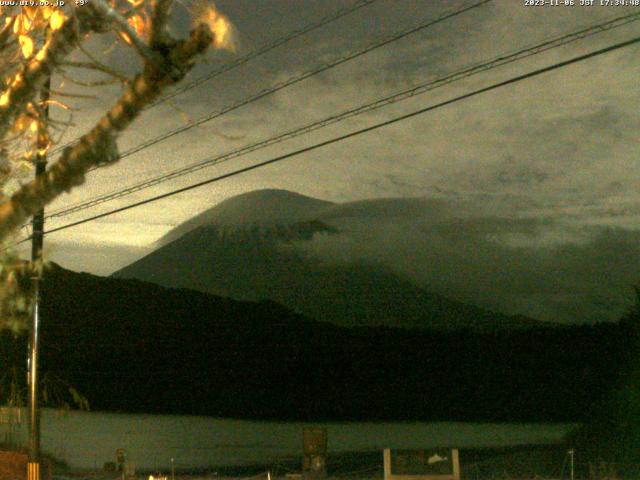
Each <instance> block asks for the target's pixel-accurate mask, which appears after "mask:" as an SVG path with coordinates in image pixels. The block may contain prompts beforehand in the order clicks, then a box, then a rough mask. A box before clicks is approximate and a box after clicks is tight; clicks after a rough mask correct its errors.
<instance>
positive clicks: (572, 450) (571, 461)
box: [569, 448, 575, 480]
mask: <svg viewBox="0 0 640 480" xmlns="http://www.w3.org/2000/svg"><path fill="white" fill-rule="evenodd" d="M574 453H575V450H574V449H573V448H572V449H571V450H569V466H570V471H571V480H574V470H573V465H574V463H573V455H574Z"/></svg>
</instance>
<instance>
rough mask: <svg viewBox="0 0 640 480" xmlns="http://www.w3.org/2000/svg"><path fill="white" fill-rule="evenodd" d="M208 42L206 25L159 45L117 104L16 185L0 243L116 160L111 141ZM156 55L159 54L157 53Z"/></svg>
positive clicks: (1, 214)
mask: <svg viewBox="0 0 640 480" xmlns="http://www.w3.org/2000/svg"><path fill="white" fill-rule="evenodd" d="M212 39H213V36H212V33H211V31H210V30H209V28H208V27H207V26H206V25H200V26H199V27H197V28H196V29H195V30H194V31H192V32H191V36H190V38H189V39H188V40H186V41H173V40H172V41H171V43H169V44H163V45H162V46H161V47H162V48H161V49H160V48H159V49H158V50H157V51H156V54H155V55H154V56H157V57H158V58H160V59H161V62H160V63H159V64H156V63H155V62H154V63H147V64H146V66H145V68H144V70H143V72H142V73H141V74H139V75H137V76H136V77H135V79H134V80H133V82H132V83H131V85H129V86H128V87H127V89H126V90H125V92H124V93H123V95H122V96H121V97H120V99H119V100H118V102H116V104H115V105H114V106H113V107H112V108H111V110H110V111H109V113H107V115H105V116H104V117H103V118H102V119H101V120H100V121H99V122H98V123H97V124H96V125H95V126H94V127H93V129H92V130H91V131H90V132H88V133H87V134H85V135H84V136H83V137H82V138H81V139H80V141H79V142H78V143H77V144H75V145H74V146H70V147H67V148H66V149H65V150H64V151H63V153H62V155H61V156H60V159H59V160H58V161H57V162H56V163H55V164H53V165H52V166H51V168H50V169H49V170H47V172H46V174H44V175H42V176H41V177H38V178H37V179H36V180H33V181H31V182H30V183H28V184H26V185H24V186H22V187H21V188H20V189H19V190H18V191H17V192H16V193H14V194H13V195H12V196H11V198H10V199H9V200H7V201H5V202H4V203H2V204H0V239H2V238H3V237H5V236H7V235H8V234H9V233H10V232H12V231H13V230H14V229H15V228H17V227H19V226H20V225H21V224H23V223H24V222H25V221H26V220H27V218H29V217H30V216H32V215H33V214H34V213H35V212H37V211H38V210H39V209H40V208H42V207H43V206H45V205H46V204H48V203H50V202H51V201H52V200H53V199H55V198H56V197H57V196H58V195H60V194H61V193H63V192H66V191H69V190H70V189H71V188H73V187H75V186H77V185H80V184H82V183H83V182H84V179H85V175H86V172H87V171H88V170H89V168H91V167H94V166H99V165H102V164H107V163H112V162H115V161H117V160H118V153H117V148H116V145H115V138H116V136H117V135H118V133H119V132H121V131H122V130H124V129H125V128H126V127H128V126H129V125H130V124H131V122H132V121H133V120H134V119H135V118H136V117H137V116H138V115H139V114H140V112H141V111H142V109H143V108H144V107H145V106H146V105H148V104H150V103H151V102H153V101H154V100H155V99H156V98H158V96H159V95H160V93H161V91H162V89H163V88H165V87H167V86H169V85H171V84H173V83H176V82H178V81H180V80H181V79H182V78H183V77H184V76H185V75H186V73H187V72H188V71H189V70H190V69H191V68H192V67H193V63H194V57H196V56H197V55H199V54H201V53H204V51H206V49H207V48H208V46H209V45H210V44H211V41H212ZM159 52H162V54H160V53H159Z"/></svg>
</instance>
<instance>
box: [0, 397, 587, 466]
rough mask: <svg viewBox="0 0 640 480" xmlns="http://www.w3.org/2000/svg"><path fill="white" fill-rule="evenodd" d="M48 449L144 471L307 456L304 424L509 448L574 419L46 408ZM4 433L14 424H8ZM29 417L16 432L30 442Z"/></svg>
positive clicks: (365, 447)
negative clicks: (383, 418)
mask: <svg viewBox="0 0 640 480" xmlns="http://www.w3.org/2000/svg"><path fill="white" fill-rule="evenodd" d="M41 422H42V426H41V430H42V439H41V445H42V450H43V451H44V452H47V453H50V454H52V455H54V456H55V457H57V458H59V459H60V460H64V461H65V462H67V463H68V464H69V466H71V467H72V468H76V469H94V468H97V469H102V466H103V464H104V462H109V461H110V462H114V461H115V459H116V450H117V449H119V448H123V449H125V451H126V455H127V459H128V460H129V461H131V462H133V463H134V464H135V466H136V468H137V469H140V470H165V471H166V470H168V469H170V468H171V459H172V458H173V459H174V463H175V468H176V469H188V468H191V469H196V468H197V469H204V468H214V467H225V466H227V467H228V466H248V465H255V464H260V465H270V464H276V463H278V462H286V461H290V460H292V459H300V461H301V459H302V428H303V427H305V426H322V427H325V428H327V432H328V439H329V441H328V443H329V445H328V452H329V455H331V453H334V454H343V453H347V452H357V451H359V452H375V451H379V452H380V455H382V450H383V449H384V448H395V449H418V448H430V447H438V446H449V447H457V448H471V447H501V446H502V447H506V446H516V445H525V444H553V443H559V442H560V441H561V440H562V437H563V436H564V435H565V434H566V433H568V432H569V431H570V430H571V429H572V428H574V427H575V425H572V424H515V423H514V424H504V423H501V424H492V423H457V422H429V423H419V422H416V423H405V422H375V423H374V422H370V423H367V422H353V423H313V424H311V423H300V422H260V421H245V420H230V419H220V418H211V417H190V416H177V415H176V416H172V415H140V414H114V413H101V412H75V411H72V412H64V413H63V412H60V411H57V410H52V409H43V411H42V420H41ZM0 428H2V429H3V430H2V438H4V436H5V433H6V432H7V428H8V426H7V425H0ZM26 435H27V425H26V417H24V416H23V417H22V423H21V424H20V425H19V427H18V431H17V433H16V437H17V438H19V439H21V441H24V440H25V439H26Z"/></svg>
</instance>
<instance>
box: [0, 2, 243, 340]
mask: <svg viewBox="0 0 640 480" xmlns="http://www.w3.org/2000/svg"><path fill="white" fill-rule="evenodd" d="M36 1H37V0H36ZM129 2H131V3H128V2H124V3H123V2H122V1H121V0H110V1H109V2H107V1H105V0H90V1H86V0H79V1H77V2H75V3H76V5H78V6H75V7H70V6H64V5H57V6H20V7H6V6H4V7H0V16H1V17H2V19H3V22H2V23H0V25H2V26H1V27H0V72H1V74H2V75H1V77H2V78H1V79H0V92H1V93H0V189H1V191H0V244H3V245H4V246H5V251H4V253H3V256H4V257H3V258H2V260H1V261H0V269H1V271H0V274H1V275H2V280H3V282H2V289H1V291H0V303H1V305H0V307H1V308H2V320H0V328H8V327H9V328H12V329H14V330H18V329H20V328H22V327H23V326H24V317H25V315H24V314H25V313H28V310H29V301H28V295H26V294H25V288H27V287H26V286H25V285H24V284H22V285H21V282H20V280H19V275H18V274H17V272H16V268H14V265H15V264H16V263H15V262H14V260H15V258H14V257H12V256H11V254H10V253H8V252H7V250H6V246H7V245H9V244H10V243H11V241H12V239H13V237H14V235H15V233H16V230H17V229H18V228H19V227H20V226H21V225H23V224H24V223H25V222H26V221H27V220H28V219H29V218H30V217H32V216H33V215H34V214H35V213H36V212H38V211H39V210H40V209H41V208H43V207H44V206H45V205H47V204H48V203H50V202H51V201H53V200H54V199H55V198H56V197H58V196H59V195H60V194H61V193H63V192H67V191H69V190H71V189H74V188H77V187H78V186H80V185H81V184H82V183H83V182H84V180H85V176H86V174H87V172H88V171H89V170H90V169H92V168H95V167H100V166H103V165H106V164H111V163H114V162H117V161H118V159H119V155H118V149H117V142H116V140H117V137H118V135H119V134H120V133H121V132H122V131H124V130H125V129H127V128H129V127H130V126H131V125H132V122H133V121H134V120H135V119H136V117H137V116H138V115H139V114H140V113H141V111H142V110H143V109H144V108H145V107H147V106H149V105H150V104H152V103H153V102H154V101H156V100H157V99H158V98H159V96H160V95H161V93H162V92H163V90H164V89H166V88H167V87H169V86H171V85H173V84H176V83H177V82H180V81H181V80H182V79H183V78H184V77H185V75H187V73H188V72H189V71H190V70H191V69H192V67H193V66H194V63H195V61H196V60H197V58H198V57H200V56H202V55H203V54H204V53H205V52H206V51H207V49H208V48H209V46H210V45H211V44H212V43H213V44H214V45H215V46H218V47H225V46H228V45H229V35H230V31H231V26H230V24H229V23H228V21H227V19H226V18H225V17H224V16H223V15H221V14H219V13H218V12H217V11H216V10H215V7H213V5H211V6H209V5H206V6H202V8H200V9H199V15H194V16H195V17H197V18H195V19H194V23H193V24H194V28H193V29H192V30H191V32H190V34H189V35H188V36H187V38H183V39H176V38H174V37H173V36H172V35H171V34H170V33H169V31H168V28H167V26H168V23H169V21H170V19H171V17H172V14H171V12H170V10H171V8H172V0H151V3H150V2H149V1H147V0H129ZM51 3H52V4H53V3H54V2H53V0H52V2H51ZM59 3H63V2H59ZM95 35H116V36H117V38H119V39H120V41H123V42H125V43H126V45H128V46H129V47H130V48H133V49H135V52H136V53H137V55H138V56H139V58H140V59H141V67H140V69H139V71H138V73H137V74H136V75H135V76H133V77H131V78H129V77H128V76H126V75H123V74H122V73H120V72H118V71H116V70H115V69H114V68H112V67H110V66H108V65H105V64H103V63H102V62H101V61H100V60H98V59H96V58H95V57H94V56H92V55H91V54H90V52H89V51H88V50H86V49H84V48H83V44H84V43H85V42H87V40H88V39H90V38H91V37H92V36H95ZM78 49H80V50H81V51H82V52H84V53H85V55H86V57H87V61H71V60H69V58H70V54H71V53H72V52H74V51H75V50H78ZM69 67H74V68H85V69H91V70H94V71H98V72H101V74H104V75H107V76H109V77H111V78H113V79H115V80H117V81H119V82H121V84H122V92H121V95H120V97H119V98H118V99H117V101H116V102H115V103H114V104H113V106H112V107H111V108H110V109H109V110H108V111H107V112H106V114H105V115H104V116H103V117H102V118H101V119H100V120H99V121H98V122H97V123H96V124H95V125H94V126H93V127H92V128H90V129H89V130H88V131H87V132H86V133H85V134H84V135H83V136H82V137H81V138H80V139H79V141H77V142H76V143H74V144H73V145H71V146H68V147H66V148H64V149H63V150H62V154H61V155H60V157H59V158H58V159H57V160H56V161H55V163H53V164H52V165H50V167H49V168H48V169H47V170H46V172H45V173H44V174H43V175H41V176H38V178H36V179H34V180H31V181H29V182H27V183H24V184H20V185H18V186H17V187H16V186H15V185H12V180H15V179H16V178H17V177H18V176H19V175H20V172H21V171H23V170H25V167H26V169H27V170H29V169H30V168H29V167H31V166H32V165H34V163H36V162H37V161H38V159H39V158H42V156H43V155H45V154H46V152H47V151H49V150H50V149H51V148H52V147H53V146H54V143H55V142H54V141H53V139H54V137H55V135H54V133H57V132H58V131H60V130H62V129H63V128H65V126H66V125H65V122H59V121H53V120H50V118H49V116H48V109H49V107H51V108H59V107H60V108H64V107H65V106H64V104H63V103H62V102H60V101H57V100H54V99H52V98H50V97H49V95H48V94H47V95H41V92H42V91H43V89H44V90H45V91H46V90H47V85H48V79H50V78H51V76H52V75H54V74H57V73H61V74H62V73H64V69H65V68H69ZM104 83H105V82H104V81H103V82H96V83H95V87H96V88H97V87H98V86H99V85H100V84H104ZM13 183H15V182H13ZM36 268H39V267H37V266H36Z"/></svg>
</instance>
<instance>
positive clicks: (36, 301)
mask: <svg viewBox="0 0 640 480" xmlns="http://www.w3.org/2000/svg"><path fill="white" fill-rule="evenodd" d="M48 35H49V29H48V28H47V32H46V34H45V41H46V39H47V37H48ZM50 96H51V75H49V76H48V77H47V79H46V81H45V83H44V85H43V86H42V90H41V91H40V117H39V119H38V130H37V141H36V156H35V159H36V161H35V163H36V164H35V167H36V168H35V170H36V179H37V178H39V177H41V176H42V175H44V174H45V172H46V169H47V148H48V147H49V135H48V123H49V98H50ZM32 225H33V232H32V243H31V263H32V265H31V266H32V268H31V274H32V277H31V281H32V287H33V318H32V323H31V332H30V337H29V374H28V383H29V452H28V465H27V480H40V409H39V408H38V340H39V338H38V337H39V330H40V282H41V280H42V279H41V278H40V275H41V272H42V268H41V265H40V263H41V261H42V245H43V241H44V208H41V209H40V210H39V211H38V212H37V213H36V214H35V215H34V216H33V224H32Z"/></svg>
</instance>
